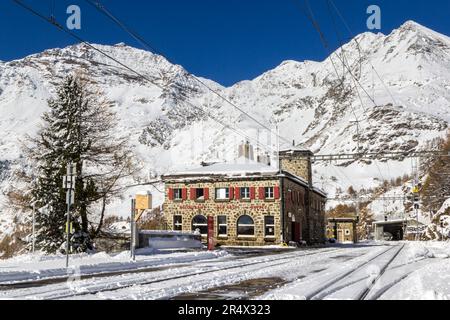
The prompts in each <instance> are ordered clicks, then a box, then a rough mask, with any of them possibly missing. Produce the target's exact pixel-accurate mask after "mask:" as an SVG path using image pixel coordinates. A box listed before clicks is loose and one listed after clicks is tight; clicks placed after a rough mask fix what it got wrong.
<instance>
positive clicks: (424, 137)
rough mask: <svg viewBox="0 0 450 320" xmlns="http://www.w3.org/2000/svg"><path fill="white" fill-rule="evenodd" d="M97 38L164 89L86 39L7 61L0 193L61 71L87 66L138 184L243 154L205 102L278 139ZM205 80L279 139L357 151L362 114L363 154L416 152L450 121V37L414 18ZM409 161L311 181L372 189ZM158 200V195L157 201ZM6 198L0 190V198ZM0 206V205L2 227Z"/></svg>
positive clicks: (263, 137)
mask: <svg viewBox="0 0 450 320" xmlns="http://www.w3.org/2000/svg"><path fill="white" fill-rule="evenodd" d="M95 46H96V47H98V48H100V49H101V50H103V51H105V52H106V53H108V54H109V55H111V56H113V57H114V58H116V59H118V60H119V61H121V62H123V63H124V64H126V65H128V66H129V67H131V68H133V69H135V70H137V71H138V72H140V73H141V74H144V75H145V76H146V77H148V78H149V79H151V80H152V81H153V82H154V83H156V84H157V85H158V86H155V85H151V84H149V83H148V82H145V81H143V80H142V79H140V78H139V77H138V76H137V75H135V74H133V73H132V72H130V71H129V70H126V69H125V68H123V67H121V66H119V65H117V64H116V63H115V62H113V61H111V60H109V59H108V58H106V57H104V56H103V55H101V54H100V53H99V52H97V51H95V50H92V49H90V48H89V47H88V46H86V45H82V44H80V45H75V46H70V47H67V48H64V49H51V50H47V51H45V52H42V53H39V54H35V55H32V56H29V57H26V58H24V59H21V60H16V61H11V62H5V63H2V64H0V132H1V133H2V134H1V136H0V180H1V181H2V182H1V188H2V191H3V193H5V192H7V190H8V188H9V186H10V185H11V183H12V182H11V181H10V174H11V171H12V170H13V169H14V167H15V166H18V165H21V161H24V160H23V158H22V157H23V156H22V154H21V151H20V144H19V142H18V141H19V140H21V139H23V138H24V136H25V134H31V135H32V134H33V133H35V132H36V130H37V128H38V125H39V123H40V117H41V115H42V113H43V112H44V111H45V110H46V100H47V99H48V98H49V97H51V96H52V95H53V94H54V93H55V86H56V85H57V84H58V82H59V81H60V80H61V78H62V77H63V76H65V75H66V74H68V73H69V72H72V71H79V70H83V72H86V74H88V75H89V76H90V77H91V78H92V80H93V81H95V82H96V83H97V84H98V85H99V86H100V87H101V88H102V89H103V90H104V92H105V93H106V94H107V96H108V97H109V98H110V99H111V100H113V101H114V102H115V103H116V112H117V113H118V116H119V118H120V128H118V130H117V131H118V135H119V134H120V135H123V134H125V135H127V136H129V137H130V144H131V145H132V146H133V147H134V150H136V154H137V156H138V157H139V158H140V160H141V161H142V164H143V165H144V167H145V169H144V172H143V173H142V179H143V180H145V179H146V178H147V175H150V174H149V173H151V175H152V176H158V175H160V174H163V173H167V172H170V171H173V170H179V169H187V168H189V167H192V166H198V164H199V163H200V162H201V161H203V160H210V159H219V160H228V161H232V160H233V159H235V158H236V157H237V144H239V143H240V142H241V141H242V140H243V139H244V138H242V137H241V136H239V135H236V134H235V133H233V132H232V131H230V130H227V129H225V128H223V127H222V126H221V125H219V124H218V123H217V122H215V121H213V120H211V119H210V118H208V117H207V116H205V115H204V114H203V113H202V112H200V111H199V110H198V109H197V108H198V107H200V108H202V109H203V110H206V111H207V112H208V113H209V114H211V115H212V116H213V117H215V118H216V119H220V121H222V122H224V123H227V124H229V125H231V126H233V127H234V128H236V129H237V130H241V131H245V133H246V134H247V135H248V136H251V137H252V138H254V139H259V140H260V141H262V142H263V143H264V144H267V143H270V144H272V146H275V145H276V141H275V140H274V139H273V135H272V136H271V135H270V134H269V133H268V132H266V131H265V130H264V129H263V128H261V127H260V126H258V124H256V123H255V122H253V121H252V120H250V119H249V118H247V117H245V116H244V115H242V114H241V113H239V112H238V111H237V110H236V109H234V108H233V107H232V106H231V105H230V104H228V103H226V102H225V101H223V100H222V99H220V98H219V97H217V96H216V95H215V94H213V93H212V92H211V91H209V90H207V89H206V88H205V87H203V86H201V85H200V84H199V83H198V82H197V81H195V80H194V79H192V78H189V77H186V71H185V70H184V69H183V68H182V67H181V66H177V65H172V64H170V63H169V62H168V61H167V60H166V59H164V58H162V57H160V56H158V55H155V54H152V53H150V52H146V51H142V50H138V49H135V48H131V47H128V46H125V45H123V44H119V45H116V46H103V45H95ZM338 56H339V57H340V58H338ZM342 61H344V62H345V64H346V66H347V67H344V66H343V63H342ZM372 65H373V66H374V68H375V70H376V71H377V72H378V74H379V76H380V77H381V78H382V79H383V82H382V81H380V79H379V78H378V76H377V75H376V73H375V71H374V70H373V68H372ZM348 69H350V70H351V74H350V72H349V71H348ZM336 71H337V72H338V73H339V77H338V75H337V74H336ZM353 77H355V78H356V79H358V81H359V83H360V85H359V84H357V83H356V82H355V81H354V79H353ZM199 79H200V78H199ZM201 81H203V82H205V83H207V84H208V86H209V87H211V88H213V89H214V90H216V91H218V92H220V93H221V94H222V95H224V96H225V97H227V99H229V100H230V101H231V102H233V103H234V104H236V105H237V106H239V107H240V108H241V109H243V110H245V111H246V112H248V113H249V114H251V115H252V116H253V117H254V118H257V119H259V120H260V121H261V122H263V123H264V124H265V125H266V126H267V127H271V128H274V129H275V125H276V123H277V124H278V126H279V129H280V135H281V136H283V137H286V138H287V140H289V141H292V140H295V141H296V143H297V144H299V145H301V146H302V147H304V148H309V149H311V150H312V151H314V152H316V153H321V154H327V153H346V152H356V151H357V145H358V144H357V141H358V135H357V130H356V124H355V123H354V121H355V120H358V121H359V131H360V139H359V140H360V150H359V151H361V152H362V151H371V152H376V151H388V150H390V151H400V150H404V151H408V150H413V149H416V148H418V149H420V148H423V147H424V145H425V143H426V142H427V141H430V140H431V139H433V138H436V137H442V136H443V135H444V134H445V132H446V130H447V129H448V122H449V121H450V90H449V89H450V38H448V37H447V36H444V35H441V34H439V33H436V32H434V31H432V30H429V29H427V28H425V27H423V26H420V25H418V24H416V23H414V22H411V21H409V22H406V23H405V24H404V25H402V26H401V27H400V28H399V29H396V30H394V31H393V32H392V33H391V34H390V35H387V36H385V35H383V34H373V33H364V34H361V35H359V36H357V37H356V38H355V39H354V40H352V41H351V42H349V43H348V44H346V45H344V46H343V47H342V48H340V49H338V50H337V51H336V52H335V54H334V55H333V56H331V57H329V58H328V59H326V60H325V61H323V62H312V61H305V62H295V61H285V62H283V63H282V64H281V65H280V66H278V67H277V68H275V69H274V70H271V71H268V72H266V73H265V74H263V75H261V76H259V77H258V78H256V79H254V80H251V81H243V82H240V83H238V84H236V85H234V86H232V87H229V88H224V87H222V86H220V85H219V84H217V83H215V82H213V81H210V80H207V79H201ZM362 88H364V90H363V89H362ZM367 95H369V96H370V97H368V96H367ZM191 104H193V105H195V106H197V108H195V107H193V106H192V105H191ZM259 152H264V151H263V150H259ZM409 165H410V162H409V161H408V160H405V159H399V160H398V161H387V162H386V161H385V162H375V161H372V162H361V163H347V164H346V165H345V166H340V167H334V166H331V165H330V164H324V163H317V164H315V177H314V179H315V182H316V183H317V185H318V186H319V187H323V188H324V189H326V190H327V191H328V192H330V195H334V192H335V189H336V188H337V187H340V188H342V189H345V188H347V187H348V186H349V185H353V186H354V187H355V188H360V187H363V186H364V187H368V186H374V185H377V184H379V183H380V180H383V179H389V178H394V177H398V176H401V175H403V174H405V173H409V172H410V166H409ZM161 201H162V196H161V195H159V196H158V197H157V200H156V202H157V203H156V204H159V203H161ZM120 203H121V201H118V202H117V204H115V205H114V209H112V213H115V214H122V215H126V214H127V212H128V210H127V209H126V208H127V206H128V204H127V203H126V206H121V205H120ZM5 205H6V204H5V199H4V197H1V196H0V206H2V207H3V208H4V207H5ZM122 211H125V212H122ZM4 212H5V211H4V210H3V211H2V212H0V224H1V219H2V216H1V215H3V219H4V218H5V213H4ZM0 232H1V229H0Z"/></svg>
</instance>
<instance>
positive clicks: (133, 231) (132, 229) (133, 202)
mask: <svg viewBox="0 0 450 320" xmlns="http://www.w3.org/2000/svg"><path fill="white" fill-rule="evenodd" d="M135 219H136V199H132V200H131V220H130V224H131V225H130V232H131V235H130V236H131V237H130V254H131V259H132V260H133V261H136V253H135V250H136V221H135Z"/></svg>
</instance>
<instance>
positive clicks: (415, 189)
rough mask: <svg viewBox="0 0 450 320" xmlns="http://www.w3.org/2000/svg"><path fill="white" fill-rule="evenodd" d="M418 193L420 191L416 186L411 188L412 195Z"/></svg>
mask: <svg viewBox="0 0 450 320" xmlns="http://www.w3.org/2000/svg"><path fill="white" fill-rule="evenodd" d="M419 192H420V189H419V187H418V186H415V187H413V189H412V193H419Z"/></svg>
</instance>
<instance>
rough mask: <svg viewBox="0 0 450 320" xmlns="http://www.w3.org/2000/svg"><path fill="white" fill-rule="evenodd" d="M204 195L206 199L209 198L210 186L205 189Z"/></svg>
mask: <svg viewBox="0 0 450 320" xmlns="http://www.w3.org/2000/svg"><path fill="white" fill-rule="evenodd" d="M203 195H204V197H205V200H209V188H205V189H203Z"/></svg>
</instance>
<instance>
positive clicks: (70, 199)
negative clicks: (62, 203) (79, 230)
mask: <svg viewBox="0 0 450 320" xmlns="http://www.w3.org/2000/svg"><path fill="white" fill-rule="evenodd" d="M68 192H69V196H68V200H69V201H67V224H66V233H67V238H66V242H67V243H66V268H68V267H69V250H70V203H71V202H72V189H69V190H68Z"/></svg>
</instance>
